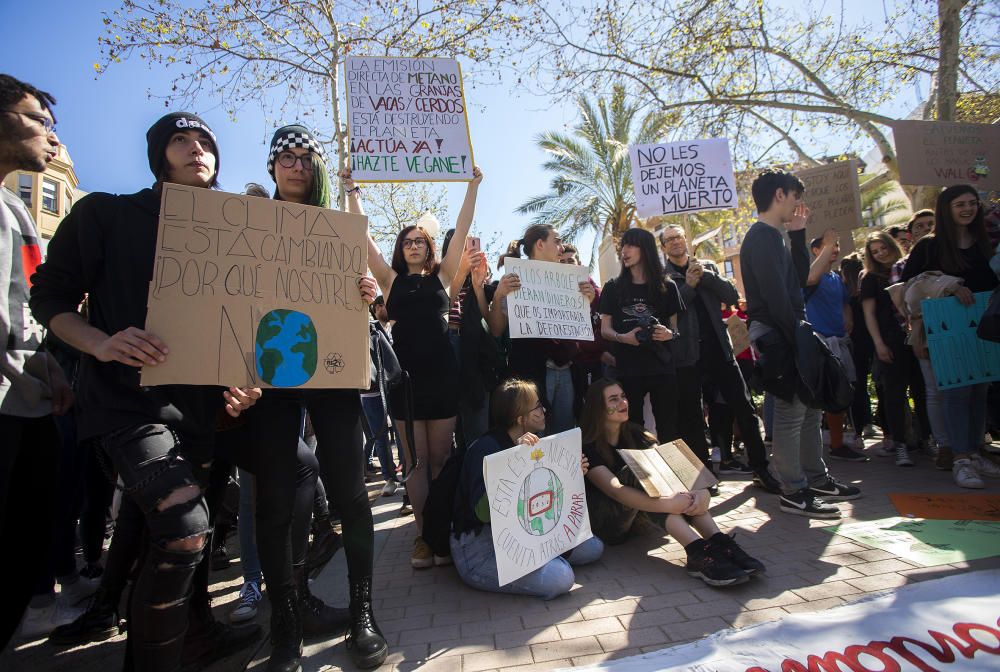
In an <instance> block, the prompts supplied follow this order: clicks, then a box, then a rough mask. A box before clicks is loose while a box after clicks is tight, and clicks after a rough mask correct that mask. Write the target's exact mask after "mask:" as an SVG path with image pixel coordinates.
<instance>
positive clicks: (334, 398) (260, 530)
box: [238, 124, 388, 672]
mask: <svg viewBox="0 0 1000 672" xmlns="http://www.w3.org/2000/svg"><path fill="white" fill-rule="evenodd" d="M267 172H268V173H269V174H270V175H271V177H272V178H273V179H274V182H275V189H274V198H275V199H277V200H283V201H288V202H292V203H299V204H302V205H311V206H316V207H321V208H328V207H330V191H331V190H330V177H329V171H328V169H327V165H326V154H325V152H324V151H323V146H322V144H321V143H320V142H319V141H318V140H316V138H315V136H314V135H313V134H312V132H311V131H310V130H309V129H308V128H306V127H305V126H302V125H300V124H293V125H290V126H284V127H282V128H279V129H278V130H277V131H276V132H275V133H274V137H273V138H272V140H271V149H270V152H269V154H268V158H267ZM358 290H359V292H360V294H361V298H362V300H363V301H364V302H365V303H368V304H370V303H371V302H372V301H373V300H374V299H375V281H374V280H372V279H371V278H361V279H360V280H359V283H358ZM303 408H305V410H306V411H307V412H308V414H309V419H310V420H311V422H312V426H313V429H314V430H315V433H316V458H317V460H318V462H319V471H320V476H321V478H322V480H323V484H324V486H325V488H326V492H327V493H328V494H329V496H330V498H331V505H332V507H335V508H336V509H337V511H338V512H339V513H340V520H341V526H342V528H343V543H344V554H345V557H346V560H347V572H348V577H349V580H350V599H351V602H350V609H349V610H348V611H346V612H345V611H344V610H342V609H335V608H332V607H329V606H328V605H326V604H324V603H323V602H322V601H321V600H320V599H319V598H317V597H315V596H314V595H312V593H311V592H310V591H309V581H308V576H307V573H306V568H305V561H306V553H307V549H308V539H307V536H308V525H306V526H305V527H304V528H300V527H299V524H300V522H302V521H299V520H298V518H301V517H303V513H301V512H300V509H299V507H297V506H296V504H295V500H296V495H295V493H294V490H295V488H294V483H295V474H296V470H297V468H298V460H297V458H296V447H297V445H298V440H299V430H300V427H301V420H302V410H303ZM361 413H362V410H361V394H360V391H359V390H346V389H309V390H298V389H290V388H289V389H280V390H278V389H273V390H268V392H267V395H265V397H264V398H263V399H261V402H260V403H259V404H258V405H257V407H256V408H254V410H253V412H252V413H250V414H249V415H248V420H249V424H248V427H249V430H250V435H251V436H252V437H253V439H252V441H251V442H250V445H248V446H246V447H245V450H242V451H241V454H240V456H239V457H238V460H239V459H242V460H243V462H242V463H241V464H240V466H241V467H243V468H245V469H247V470H249V471H251V472H253V473H254V475H255V483H256V497H257V518H256V523H257V549H258V555H259V556H260V563H261V568H262V569H263V571H264V579H265V580H266V581H267V594H268V598H269V600H270V602H271V644H272V650H271V657H270V660H269V662H268V666H267V670H268V672H297V671H298V670H300V669H301V666H300V661H301V656H302V641H303V638H306V637H321V636H328V635H330V634H332V633H333V632H334V631H339V630H341V629H343V628H344V626H345V625H346V626H347V627H348V635H347V643H346V646H347V648H348V650H349V652H350V655H351V657H352V659H353V660H354V663H355V664H356V665H357V666H358V667H363V668H371V667H378V666H379V665H381V664H382V662H383V661H384V660H385V658H386V655H387V654H388V645H387V644H386V641H385V638H384V637H383V636H382V633H381V631H380V630H379V628H378V625H377V624H376V623H375V617H374V614H373V613H372V596H371V591H372V573H373V565H374V545H375V532H374V523H373V521H372V512H371V506H370V505H369V503H368V491H367V488H366V487H365V481H364V470H365V456H364V450H363V446H364V441H363V439H362V433H361ZM299 497H301V495H300V496H299ZM310 501H311V498H310ZM305 508H306V509H307V511H306V512H305V513H304V517H305V518H306V519H308V516H309V512H311V506H307V507H305ZM299 529H302V530H303V533H301V534H300V533H298V532H297V530H299Z"/></svg>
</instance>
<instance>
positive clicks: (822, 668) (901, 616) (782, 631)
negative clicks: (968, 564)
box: [573, 569, 1000, 672]
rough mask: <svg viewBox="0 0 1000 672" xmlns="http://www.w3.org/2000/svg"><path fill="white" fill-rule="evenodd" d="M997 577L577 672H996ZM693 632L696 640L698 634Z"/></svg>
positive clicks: (910, 591) (931, 583)
mask: <svg viewBox="0 0 1000 672" xmlns="http://www.w3.org/2000/svg"><path fill="white" fill-rule="evenodd" d="M998 594H1000V570H996V569H991V570H985V571H979V572H968V571H965V572H963V573H961V574H958V575H955V576H948V577H945V578H943V579H931V580H928V581H921V582H920V583H915V584H910V585H906V586H903V587H902V588H898V589H896V590H894V591H893V592H892V593H890V594H888V595H881V596H877V597H870V598H866V599H862V600H860V601H858V602H855V603H854V604H847V605H844V606H840V607H834V608H832V609H824V610H822V611H820V612H818V613H813V614H790V615H788V616H784V617H782V618H781V620H778V621H774V622H771V623H763V624H761V625H755V626H750V627H747V628H743V629H740V630H730V629H728V628H726V629H723V630H722V631H720V632H717V633H716V634H714V635H712V636H710V637H706V638H704V639H700V640H698V641H695V642H691V643H690V644H681V645H679V646H674V647H671V648H668V649H664V650H662V651H654V652H652V653H647V654H644V655H641V656H633V657H631V658H622V659H621V660H610V661H606V662H602V663H596V664H594V665H588V666H586V667H574V668H573V670H574V671H575V672H585V671H594V670H606V671H607V672H654V671H659V670H685V671H688V672H793V671H794V672H806V671H809V672H847V671H849V670H850V671H852V672H860V671H861V670H866V671H869V672H871V671H874V670H880V671H884V672H888V671H889V670H893V671H894V672H930V671H931V670H937V671H938V672H947V671H949V670H955V671H956V672H957V671H958V670H962V672H966V671H969V672H986V671H987V670H990V671H992V670H996V669H997V668H998V667H1000V646H998V645H997V641H998V640H1000V628H998V626H997V617H998V616H1000V603H998V601H997V599H996V596H997V595H998ZM699 632H700V631H699Z"/></svg>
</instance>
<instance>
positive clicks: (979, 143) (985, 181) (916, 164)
mask: <svg viewBox="0 0 1000 672" xmlns="http://www.w3.org/2000/svg"><path fill="white" fill-rule="evenodd" d="M892 135H893V138H894V140H895V144H896V160H897V162H898V163H899V181H900V183H901V184H910V185H916V186H919V185H935V186H941V187H947V186H950V185H953V184H971V185H972V186H974V187H975V188H976V189H978V190H979V191H988V190H990V189H1000V124H965V123H960V122H952V121H894V122H893V123H892Z"/></svg>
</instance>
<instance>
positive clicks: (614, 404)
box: [581, 378, 764, 586]
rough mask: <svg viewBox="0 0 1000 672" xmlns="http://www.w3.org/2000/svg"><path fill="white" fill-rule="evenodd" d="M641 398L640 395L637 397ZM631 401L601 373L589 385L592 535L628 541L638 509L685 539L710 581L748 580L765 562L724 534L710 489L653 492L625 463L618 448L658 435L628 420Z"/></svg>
mask: <svg viewBox="0 0 1000 672" xmlns="http://www.w3.org/2000/svg"><path fill="white" fill-rule="evenodd" d="M637 403H638V400H637ZM628 409H629V402H628V399H626V398H625V393H624V391H623V390H622V387H621V385H619V384H618V383H617V382H616V381H613V380H608V379H606V378H602V379H601V380H598V381H595V382H594V383H593V384H592V385H591V386H590V389H589V390H587V395H586V398H585V399H584V406H583V415H582V417H581V425H582V429H583V454H584V458H585V459H587V460H588V461H589V466H590V468H589V470H588V471H587V473H586V481H587V508H588V510H589V511H590V527H591V530H593V532H594V535H596V536H597V537H599V538H600V539H601V541H603V542H604V543H605V544H620V543H622V542H624V541H625V539H626V538H627V537H628V535H629V533H630V531H631V530H632V527H633V524H634V523H635V521H636V518H637V517H638V515H639V513H643V514H644V515H645V516H646V517H647V518H648V519H649V520H651V521H652V522H653V523H655V524H656V525H657V526H662V527H663V528H664V529H665V530H666V531H667V534H669V535H670V536H672V537H673V538H674V539H676V540H677V541H678V542H680V543H681V544H683V546H684V550H685V551H686V552H687V565H686V567H685V569H686V570H687V573H688V574H689V575H691V576H694V577H697V578H700V579H701V580H702V581H704V582H705V583H707V584H708V585H710V586H730V585H734V584H738V583H744V582H745V581H746V580H747V578H748V576H749V575H751V574H756V573H758V572H763V571H764V563H762V562H761V561H760V560H757V559H755V558H752V557H750V555H748V554H747V553H746V551H744V550H743V549H742V548H740V547H739V546H738V545H737V544H736V541H735V540H734V539H733V537H732V536H730V535H728V534H723V533H722V532H721V531H720V530H719V527H718V525H716V524H715V521H714V520H713V519H712V514H710V513H709V512H708V506H709V495H708V490H696V491H694V492H678V493H674V494H673V495H670V496H669V497H650V496H649V495H647V494H646V493H645V491H644V490H643V489H642V486H641V485H640V483H639V481H638V479H637V478H636V477H635V475H634V474H633V473H632V472H631V470H630V469H629V468H628V467H627V466H626V465H625V461H624V460H623V459H622V458H621V456H620V455H619V454H618V451H617V449H619V448H621V449H643V448H650V447H652V446H654V445H656V438H655V437H654V436H653V435H652V434H650V433H649V432H647V431H646V430H645V429H643V427H642V426H641V425H637V424H635V423H633V422H629V419H628V417H629V414H628Z"/></svg>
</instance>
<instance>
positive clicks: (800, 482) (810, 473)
mask: <svg viewBox="0 0 1000 672" xmlns="http://www.w3.org/2000/svg"><path fill="white" fill-rule="evenodd" d="M822 418H823V411H821V410H819V409H816V408H809V407H808V406H806V405H805V404H804V403H802V400H801V399H799V396H798V395H795V396H794V397H792V400H791V401H790V402H789V401H784V400H783V399H780V398H778V397H775V398H774V434H773V435H772V438H771V465H772V467H773V471H774V473H775V475H776V476H777V477H778V480H779V481H780V482H781V491H782V492H784V493H785V494H786V495H789V494H792V493H793V492H797V491H799V490H801V489H803V488H805V487H807V486H810V485H817V484H819V483H822V482H823V481H824V480H826V478H827V471H826V463H825V462H824V461H823V432H822V429H821V426H820V422H821V421H822Z"/></svg>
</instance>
